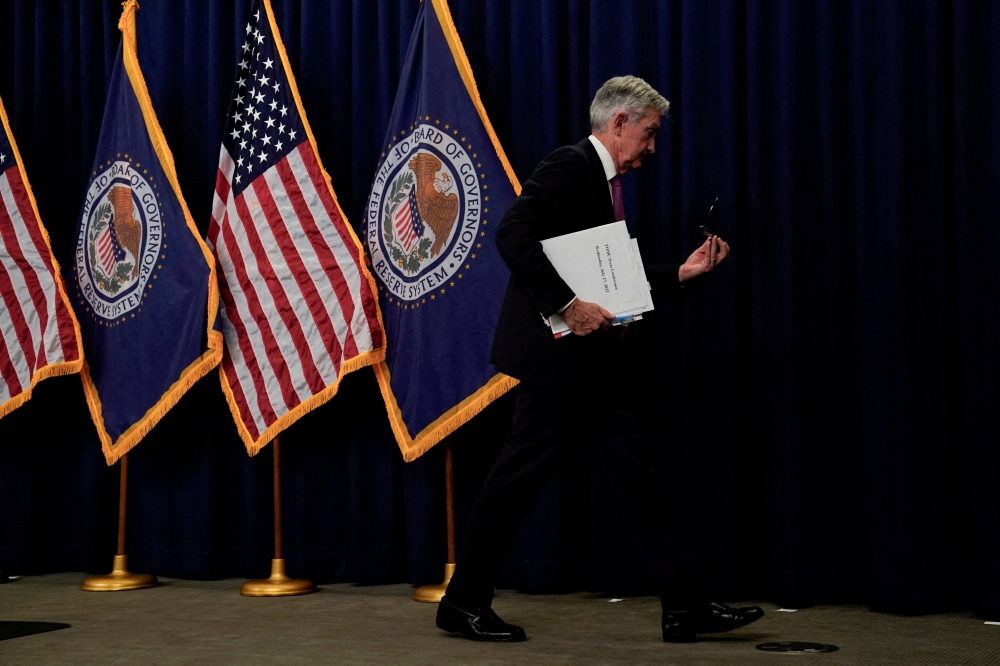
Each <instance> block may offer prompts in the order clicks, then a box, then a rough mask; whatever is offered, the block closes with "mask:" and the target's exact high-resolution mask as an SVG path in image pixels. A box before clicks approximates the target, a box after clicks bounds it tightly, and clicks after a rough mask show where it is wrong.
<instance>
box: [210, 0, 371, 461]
mask: <svg viewBox="0 0 1000 666" xmlns="http://www.w3.org/2000/svg"><path fill="white" fill-rule="evenodd" d="M239 58H240V60H239V63H238V65H237V71H236V82H235V84H234V85H233V92H232V101H231V102H230V105H229V116H228V118H227V121H226V128H225V131H224V132H223V139H222V149H221V150H220V153H219V170H218V173H217V175H216V183H215V204H214V208H213V211H212V221H211V224H210V225H209V231H208V242H209V244H210V245H211V247H212V250H213V252H214V253H215V257H216V259H217V261H218V265H219V288H220V291H221V296H222V303H221V306H220V312H221V320H222V330H223V332H224V333H225V337H226V353H225V357H224V358H223V360H222V368H221V378H222V387H223V390H224V392H225V394H226V398H227V399H228V401H229V407H230V409H231V410H232V413H233V417H234V418H235V420H236V427H237V429H238V430H239V433H240V436H241V437H242V438H243V442H244V443H245V444H246V447H247V450H248V452H249V453H250V454H251V455H253V454H255V453H257V452H258V451H260V449H261V448H262V447H263V446H265V445H266V444H267V443H268V442H269V441H270V440H271V439H272V438H273V437H274V436H275V435H277V434H278V433H280V432H281V431H282V430H284V429H285V428H287V427H288V426H290V425H291V424H292V423H294V422H295V420H296V419H298V418H299V417H300V416H302V415H303V414H305V413H306V412H308V411H310V410H311V409H314V408H315V407H318V406H319V405H321V404H323V403H324V402H326V401H327V400H329V399H330V398H331V397H332V396H333V395H334V393H336V391H337V387H338V386H339V385H340V380H341V378H342V377H343V376H344V375H345V374H347V373H348V372H351V371H352V370H355V369H357V368H361V367H364V366H366V365H370V364H372V363H378V362H380V361H381V360H382V359H383V358H384V354H385V351H384V346H383V343H382V323H381V321H380V319H379V310H378V303H377V301H376V298H375V281H374V280H373V279H372V277H371V274H370V273H369V272H368V269H367V268H366V266H365V262H364V255H363V250H362V247H361V242H360V240H358V238H357V236H355V234H354V231H353V230H352V229H351V227H350V226H349V225H348V223H347V220H346V219H345V217H344V214H343V212H342V211H341V210H340V205H339V204H338V203H337V198H336V196H335V195H334V192H333V187H332V186H331V184H330V179H329V176H327V174H326V172H325V171H324V170H323V166H322V164H321V163H320V160H319V153H318V151H317V149H316V141H315V139H314V138H313V135H312V132H311V131H310V129H309V123H308V122H307V121H306V114H305V110H304V109H303V108H302V100H301V99H300V98H299V94H298V90H297V88H296V87H295V78H294V77H293V76H292V71H291V68H290V67H289V65H288V57H287V55H286V53H285V49H284V46H282V43H281V36H280V35H279V33H278V27H277V24H276V23H275V20H274V14H273V13H272V11H271V5H270V3H269V2H267V0H263V2H261V1H260V0H255V2H254V3H253V5H252V7H251V11H250V20H249V22H248V23H247V24H246V27H245V29H244V35H243V44H242V47H241V50H240V56H239Z"/></svg>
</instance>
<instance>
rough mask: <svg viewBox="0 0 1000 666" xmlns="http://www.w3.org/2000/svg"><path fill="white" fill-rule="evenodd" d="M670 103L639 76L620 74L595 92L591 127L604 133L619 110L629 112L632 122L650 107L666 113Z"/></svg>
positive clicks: (662, 113) (591, 111)
mask: <svg viewBox="0 0 1000 666" xmlns="http://www.w3.org/2000/svg"><path fill="white" fill-rule="evenodd" d="M669 108H670V102H668V101H667V100H666V99H664V98H663V96H662V95H660V93H658V92H656V90H654V89H653V86H651V85H649V84H648V83H646V82H645V81H643V80H642V79H640V78H639V77H638V76H616V77H615V78H613V79H608V80H607V81H605V82H604V85H603V86H601V89H600V90H598V91H597V94H596V95H594V101H593V102H592V103H591V105H590V127H591V130H592V131H594V132H603V131H604V130H606V129H607V128H608V121H609V120H611V118H612V117H613V116H614V115H615V114H616V113H618V112H619V111H624V112H626V113H627V114H628V121H629V122H630V123H636V122H638V121H639V118H642V116H643V114H644V113H646V109H656V110H657V111H659V112H660V115H661V116H662V115H666V113H667V110H668V109H669Z"/></svg>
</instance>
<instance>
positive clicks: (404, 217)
mask: <svg viewBox="0 0 1000 666" xmlns="http://www.w3.org/2000/svg"><path fill="white" fill-rule="evenodd" d="M395 217H396V236H398V237H399V240H400V242H401V243H402V244H403V250H405V251H406V252H409V251H410V250H412V249H413V244H414V243H416V242H417V239H418V238H420V237H421V236H423V235H424V222H423V220H421V219H420V209H419V208H418V207H417V194H416V190H415V188H413V187H411V188H410V195H409V196H408V197H407V198H406V202H405V203H403V204H402V205H401V206H400V207H399V210H397V211H396V216H395Z"/></svg>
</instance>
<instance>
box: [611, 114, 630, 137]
mask: <svg viewBox="0 0 1000 666" xmlns="http://www.w3.org/2000/svg"><path fill="white" fill-rule="evenodd" d="M627 122H628V114H627V113H625V112H624V111H619V112H618V113H616V114H615V115H614V118H612V119H611V127H612V128H613V129H614V130H615V132H616V133H617V132H619V131H621V129H622V128H624V127H625V123H627Z"/></svg>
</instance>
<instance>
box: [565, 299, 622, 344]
mask: <svg viewBox="0 0 1000 666" xmlns="http://www.w3.org/2000/svg"><path fill="white" fill-rule="evenodd" d="M562 316H563V319H565V320H566V325H567V326H569V330H571V331H573V334H574V335H587V334H588V333H593V332H594V331H596V330H597V329H601V330H604V331H606V330H608V328H610V327H611V322H612V321H614V318H615V316H614V315H613V314H611V313H610V312H608V311H607V310H605V309H604V308H602V307H601V306H600V305H598V304H597V303H589V302H587V301H581V300H580V299H579V298H578V299H576V300H575V301H573V302H572V303H570V305H569V307H568V308H566V309H565V310H563V312H562Z"/></svg>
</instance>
